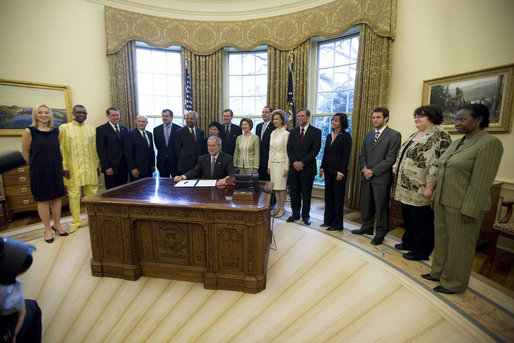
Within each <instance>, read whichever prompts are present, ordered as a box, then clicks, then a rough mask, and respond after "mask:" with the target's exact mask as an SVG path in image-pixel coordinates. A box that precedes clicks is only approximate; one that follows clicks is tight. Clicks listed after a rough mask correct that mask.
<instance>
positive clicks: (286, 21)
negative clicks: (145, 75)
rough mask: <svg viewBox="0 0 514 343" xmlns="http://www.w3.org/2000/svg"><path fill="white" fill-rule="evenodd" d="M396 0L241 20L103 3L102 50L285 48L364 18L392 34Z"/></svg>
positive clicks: (363, 0) (356, 0) (352, 1)
mask: <svg viewBox="0 0 514 343" xmlns="http://www.w3.org/2000/svg"><path fill="white" fill-rule="evenodd" d="M396 1H397V0H335V1H330V2H328V3H325V4H322V5H320V6H317V7H313V8H308V9H305V10H302V11H298V12H293V13H288V14H282V15H277V16H267V17H263V18H258V19H251V20H240V21H196V20H182V19H173V18H162V17H155V16H149V15H145V14H140V13H135V12H129V11H123V10H120V9H116V8H112V7H105V30H106V38H107V53H108V54H110V53H113V52H116V51H118V50H119V49H120V48H121V47H122V46H123V45H124V44H125V43H126V42H128V41H130V40H140V41H143V42H145V43H147V44H149V45H151V46H155V47H159V48H165V47H168V46H170V45H180V46H184V47H187V48H188V49H189V50H190V51H192V52H194V53H195V54H202V55H208V54H211V53H213V52H215V51H217V50H218V49H220V48H222V47H224V46H231V47H234V48H236V49H238V50H251V49H252V48H254V47H256V46H258V45H260V44H268V45H272V46H274V47H276V48H277V49H281V50H290V49H293V48H295V47H297V46H299V45H300V44H301V43H302V42H304V41H305V40H307V39H309V38H311V37H313V36H317V35H319V36H323V37H327V38H330V37H336V36H338V35H340V34H343V33H344V32H346V31H348V29H350V28H351V27H352V26H354V25H357V24H362V23H366V24H368V25H369V26H371V27H372V28H373V30H374V31H375V32H377V33H378V34H380V35H382V36H387V37H391V38H393V39H394V36H395V34H396Z"/></svg>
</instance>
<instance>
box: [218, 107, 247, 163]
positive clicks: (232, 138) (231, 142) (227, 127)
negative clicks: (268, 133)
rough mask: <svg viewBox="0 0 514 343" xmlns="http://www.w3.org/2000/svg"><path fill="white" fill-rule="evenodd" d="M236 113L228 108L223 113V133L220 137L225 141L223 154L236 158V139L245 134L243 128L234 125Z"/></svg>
mask: <svg viewBox="0 0 514 343" xmlns="http://www.w3.org/2000/svg"><path fill="white" fill-rule="evenodd" d="M233 117H234V112H232V110H231V109H229V108H227V109H226V110H224V111H223V132H220V136H221V138H222V139H223V148H222V149H223V152H224V153H227V154H229V155H230V156H234V150H236V138H237V136H239V135H241V134H243V131H242V130H241V128H240V127H239V126H237V125H235V124H232V118H233Z"/></svg>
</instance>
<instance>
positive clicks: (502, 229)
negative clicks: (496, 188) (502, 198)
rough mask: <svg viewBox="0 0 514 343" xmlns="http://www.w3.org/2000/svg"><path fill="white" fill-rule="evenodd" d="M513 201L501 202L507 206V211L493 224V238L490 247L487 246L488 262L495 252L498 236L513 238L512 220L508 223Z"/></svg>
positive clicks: (491, 261) (513, 226) (513, 227)
mask: <svg viewBox="0 0 514 343" xmlns="http://www.w3.org/2000/svg"><path fill="white" fill-rule="evenodd" d="M513 205H514V202H513V201H509V202H503V203H502V206H505V207H507V213H506V214H505V216H504V217H503V218H502V219H500V221H499V222H498V223H496V224H494V225H493V238H492V240H491V247H490V248H489V263H490V264H493V260H494V255H495V254H496V244H497V243H498V236H504V237H507V238H510V239H514V222H510V223H509V219H510V217H511V215H512V206H513Z"/></svg>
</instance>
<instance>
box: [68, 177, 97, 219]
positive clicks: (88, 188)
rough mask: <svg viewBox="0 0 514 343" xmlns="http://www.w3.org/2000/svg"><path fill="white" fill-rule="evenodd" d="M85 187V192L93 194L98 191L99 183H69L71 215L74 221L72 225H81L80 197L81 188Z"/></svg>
mask: <svg viewBox="0 0 514 343" xmlns="http://www.w3.org/2000/svg"><path fill="white" fill-rule="evenodd" d="M82 187H84V194H85V195H86V196H87V195H92V194H96V193H97V192H98V185H84V186H70V185H68V199H69V202H70V211H71V216H72V217H73V222H72V223H71V225H72V226H73V225H75V226H77V227H78V226H79V225H80V223H81V221H80V198H81V195H82V192H81V188H82Z"/></svg>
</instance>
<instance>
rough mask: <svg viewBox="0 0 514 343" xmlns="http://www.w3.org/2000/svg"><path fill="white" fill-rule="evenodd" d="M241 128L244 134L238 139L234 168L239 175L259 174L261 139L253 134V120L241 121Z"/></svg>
mask: <svg viewBox="0 0 514 343" xmlns="http://www.w3.org/2000/svg"><path fill="white" fill-rule="evenodd" d="M239 126H240V127H241V130H243V134H242V135H239V136H238V137H237V138H236V149H235V150H234V166H235V167H236V168H237V169H238V174H252V173H257V171H258V170H259V148H260V140H259V137H257V136H256V135H254V134H253V133H252V132H251V130H252V127H253V122H252V120H251V119H248V118H243V119H241V123H240V124H239Z"/></svg>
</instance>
